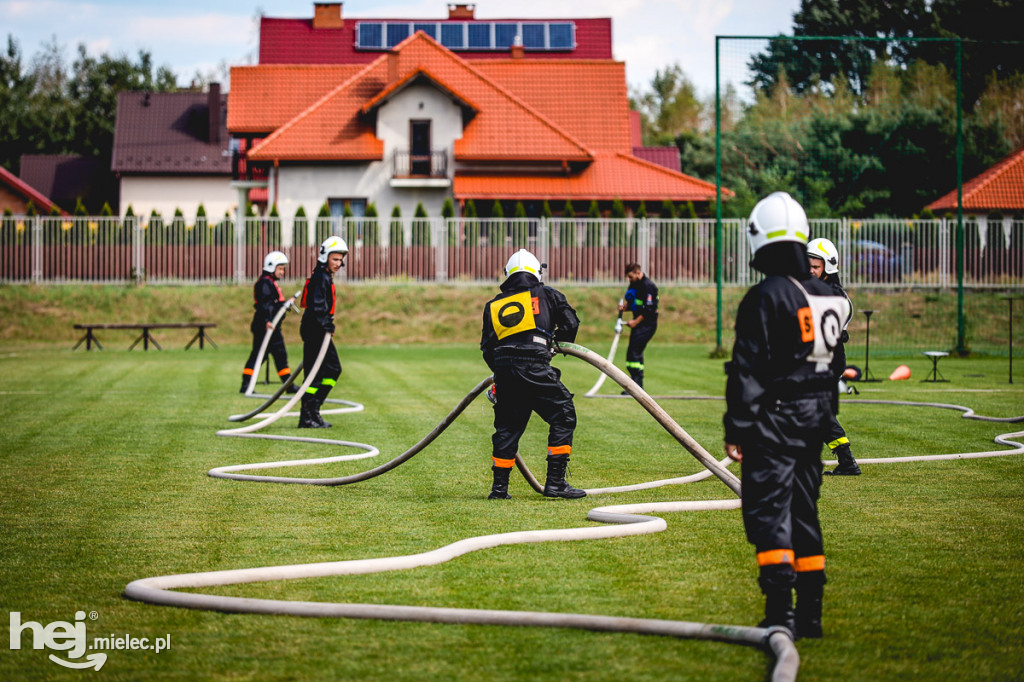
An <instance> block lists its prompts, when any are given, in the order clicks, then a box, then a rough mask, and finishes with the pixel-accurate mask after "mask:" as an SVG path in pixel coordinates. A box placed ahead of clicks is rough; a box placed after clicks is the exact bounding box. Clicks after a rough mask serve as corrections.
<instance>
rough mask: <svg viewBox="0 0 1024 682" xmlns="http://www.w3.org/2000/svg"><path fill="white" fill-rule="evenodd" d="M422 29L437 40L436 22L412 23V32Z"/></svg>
mask: <svg viewBox="0 0 1024 682" xmlns="http://www.w3.org/2000/svg"><path fill="white" fill-rule="evenodd" d="M416 31H423V32H424V33H426V34H427V35H428V36H430V37H431V38H433V39H434V40H437V22H431V23H429V24H427V23H416V24H413V25H412V32H413V33H415V32H416Z"/></svg>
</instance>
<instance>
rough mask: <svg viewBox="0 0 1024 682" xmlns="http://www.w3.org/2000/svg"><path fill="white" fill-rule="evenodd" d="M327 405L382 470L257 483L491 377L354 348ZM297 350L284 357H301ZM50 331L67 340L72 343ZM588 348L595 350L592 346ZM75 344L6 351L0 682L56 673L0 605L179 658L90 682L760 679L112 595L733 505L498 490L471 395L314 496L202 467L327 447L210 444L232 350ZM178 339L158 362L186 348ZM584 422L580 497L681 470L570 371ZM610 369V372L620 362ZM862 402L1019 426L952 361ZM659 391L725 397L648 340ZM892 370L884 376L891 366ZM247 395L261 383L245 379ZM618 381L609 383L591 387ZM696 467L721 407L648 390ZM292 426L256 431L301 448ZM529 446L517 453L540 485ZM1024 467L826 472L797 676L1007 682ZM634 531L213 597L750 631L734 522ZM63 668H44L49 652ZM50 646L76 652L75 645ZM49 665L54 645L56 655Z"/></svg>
mask: <svg viewBox="0 0 1024 682" xmlns="http://www.w3.org/2000/svg"><path fill="white" fill-rule="evenodd" d="M339 329H340V330H341V332H340V338H339V340H338V342H339V352H340V354H341V357H342V362H343V364H344V368H345V371H344V374H343V375H342V377H341V380H340V381H339V384H338V388H337V389H336V392H335V394H334V396H335V397H340V398H346V399H350V400H355V401H359V402H362V403H364V404H365V405H366V410H365V412H362V413H358V414H352V415H339V416H336V417H333V418H329V419H332V420H333V421H334V424H335V428H333V429H331V430H330V431H329V432H317V433H316V435H318V436H319V435H321V433H322V435H323V436H324V437H331V438H342V439H348V440H354V441H361V442H366V443H372V444H374V445H376V446H377V447H379V448H380V449H381V451H382V456H381V457H380V458H377V459H376V460H358V461H354V462H341V463H335V464H330V465H323V466H318V467H317V466H310V467H301V468H290V469H283V470H268V471H267V472H266V473H270V474H278V473H280V474H282V475H294V476H331V475H335V476H340V475H345V474H350V473H355V472H358V471H361V470H364V469H367V468H370V467H372V466H376V464H379V463H380V462H382V461H385V459H390V458H391V457H393V456H395V455H397V454H399V453H400V452H402V451H404V450H405V449H406V448H408V447H409V446H411V445H412V444H413V443H415V442H416V441H417V440H418V439H419V438H420V437H421V436H422V435H424V434H425V433H427V432H428V431H429V430H430V429H431V428H433V426H434V425H435V424H436V423H437V422H438V421H439V420H440V419H441V418H442V417H443V416H444V415H445V414H446V413H447V412H448V410H449V409H450V408H451V407H453V406H454V405H455V404H456V403H457V402H458V401H459V400H460V399H461V398H462V397H463V396H464V395H465V394H466V393H467V392H468V391H469V390H470V389H471V388H472V387H473V386H474V385H475V384H476V383H477V382H478V381H479V380H480V379H482V378H483V377H484V376H486V374H487V370H486V367H485V365H484V364H483V362H482V361H481V359H480V356H479V352H478V351H477V350H476V348H475V345H474V344H472V343H455V344H447V345H437V344H415V345H413V344H407V345H376V346H369V345H350V344H348V343H347V342H346V336H345V335H346V333H350V334H353V333H354V332H353V331H352V330H351V328H348V329H346V328H345V327H339ZM293 332H294V329H291V330H290V331H289V332H288V333H287V334H286V336H287V337H288V339H289V342H290V350H291V352H292V355H293V360H292V361H293V363H294V362H297V359H298V357H297V356H298V353H299V347H298V345H297V343H296V342H295V340H294V339H293V338H292V336H293ZM61 333H64V331H63V330H61ZM581 341H582V342H583V343H584V344H586V345H589V346H590V347H592V348H593V349H594V350H596V351H598V352H605V351H606V350H607V344H608V342H609V341H610V338H601V334H600V333H598V332H592V333H591V334H590V335H589V336H588V337H587V338H581ZM129 342H130V340H126V341H125V342H124V343H123V344H122V343H120V341H117V342H113V343H111V344H110V345H109V346H108V350H106V351H104V352H92V353H85V352H82V351H78V352H75V353H72V352H70V350H69V348H70V345H69V344H65V343H64V342H63V341H62V342H61V345H60V346H57V345H55V344H50V345H49V346H48V347H32V345H31V344H29V345H28V346H19V345H18V344H13V343H11V342H10V341H7V342H5V343H4V344H3V346H2V347H0V372H2V376H3V379H2V381H0V419H2V423H3V436H2V439H0V462H2V467H3V472H2V476H0V499H2V500H3V505H2V509H0V528H2V534H0V557H2V558H0V605H2V611H3V612H2V613H0V619H2V620H3V627H2V628H0V642H2V644H0V679H27V678H32V679H72V678H75V677H76V676H81V675H91V674H93V673H91V672H84V671H76V670H66V669H64V668H62V667H59V666H58V665H56V664H54V663H52V662H50V661H49V660H47V654H48V653H49V652H48V651H45V650H33V649H32V648H31V637H32V635H31V632H26V633H24V634H23V635H22V641H23V644H22V648H21V649H20V650H10V649H9V647H8V645H7V639H8V617H9V616H8V614H9V613H10V612H13V611H17V612H19V613H20V614H21V620H22V621H23V622H24V621H35V622H38V623H41V624H42V625H46V624H48V623H50V622H53V621H73V620H74V616H75V612H76V611H79V610H82V611H85V612H87V613H88V612H95V613H96V616H97V619H96V620H87V621H86V626H87V629H88V636H89V638H90V639H91V638H92V637H100V636H108V635H115V636H124V635H130V636H134V637H150V638H155V637H164V636H166V635H170V637H171V649H170V650H168V651H164V652H161V653H159V654H156V653H154V652H152V651H148V652H147V651H111V652H108V654H109V658H108V661H107V663H106V665H105V666H104V667H103V669H102V670H101V671H100V673H99V674H100V675H102V676H103V677H104V678H106V679H118V680H129V679H131V680H135V679H166V678H170V679H182V680H186V679H187V680H191V679H231V680H237V679H260V680H264V679H303V680H305V679H331V678H334V679H389V680H451V679H519V680H583V679H586V680H623V679H629V680H665V679H670V678H676V679H708V680H738V679H739V680H757V679H763V678H764V676H765V674H766V672H767V671H768V670H769V668H770V664H771V661H770V658H769V657H768V655H766V654H765V653H763V652H761V651H760V650H757V649H753V648H747V647H740V646H736V645H729V644H722V643H714V642H706V641H682V640H674V639H669V638H663V637H645V636H639V635H616V634H595V633H590V632H578V631H570V630H545V629H532V628H513V627H495V626H453V625H439V624H425V623H401V622H378V621H367V620H331V619H306V618H294V617H282V616H252V615H229V614H223V613H213V612H201V611H189V610H182V609H175V608H169V607H159V606H151V605H147V604H142V603H137V602H132V601H128V600H126V599H124V598H123V597H122V596H121V593H122V590H123V589H124V587H125V585H126V584H127V583H129V582H130V581H132V580H135V579H138V578H142V577H147V576H155V575H164V574H170V573H185V572H192V571H209V570H218V569H232V568H246V567H257V566H267V565H275V564H292V563H306V562H319V561H335V560H342V559H358V558H373V557H381V556H391V555H397V554H410V553H417V552H423V551H427V550H431V549H434V548H437V547H440V546H443V545H446V544H449V543H451V542H455V541H457V540H459V539H462V538H466V537H471V536H476V535H485V534H491V533H499V532H505V531H513V530H527V529H538V528H566V527H580V526H586V525H592V524H591V523H590V522H588V521H587V520H586V512H587V511H588V510H589V509H590V508H592V507H594V506H599V505H607V504H625V503H632V502H644V501H670V500H680V499H684V500H685V499H719V498H726V497H728V496H729V491H728V489H727V488H726V487H725V486H724V485H722V484H721V483H720V482H718V481H717V479H709V480H706V481H702V482H699V483H695V484H691V485H688V486H682V487H679V486H677V487H665V488H659V489H655V490H649V491H644V492H635V493H623V494H615V495H605V496H600V497H598V496H594V497H590V498H585V499H583V500H579V501H569V500H547V499H544V498H541V497H539V496H538V495H536V494H535V493H533V492H532V491H531V490H530V489H529V488H528V487H527V485H526V483H525V482H524V481H523V480H522V479H521V478H519V477H518V476H517V475H515V474H514V478H513V483H512V486H511V492H512V494H513V496H514V498H515V499H514V500H512V501H511V502H509V503H501V502H490V501H488V500H486V499H485V497H486V494H487V492H488V490H489V485H490V469H489V467H490V432H491V410H490V406H489V404H488V403H486V401H484V400H482V399H480V400H477V401H476V402H475V403H474V404H473V405H471V406H470V407H469V409H468V410H467V412H466V414H464V415H463V416H462V417H461V418H460V419H459V420H458V421H457V422H456V423H455V424H454V425H453V426H452V427H451V428H450V429H449V430H448V431H447V432H446V433H445V434H443V435H442V436H441V438H440V439H439V440H438V441H436V442H435V443H434V444H433V445H431V446H430V447H429V448H428V449H427V450H425V451H424V452H422V453H421V454H419V455H418V456H417V457H415V458H414V459H412V460H411V461H410V462H408V463H406V464H405V465H403V466H401V467H399V468H398V469H396V470H394V471H392V472H391V473H389V474H387V475H385V476H382V477H380V478H376V479H373V480H371V481H367V482H364V483H361V484H357V485H353V486H347V487H340V488H322V487H311V486H284V485H274V484H264V483H243V482H236V481H225V480H217V479H212V478H209V477H208V476H207V475H206V471H207V470H208V469H210V468H212V467H215V466H221V465H227V464H236V463H243V462H260V461H266V460H270V459H275V458H276V459H281V460H284V459H295V458H299V457H316V456H329V455H335V454H342V452H341V451H339V449H337V448H335V449H330V448H325V447H323V446H316V445H307V444H283V443H279V442H271V441H261V440H249V439H231V438H221V437H218V436H216V435H215V432H216V431H217V430H218V429H223V428H228V427H230V424H229V423H228V422H227V421H226V417H227V415H229V414H233V413H237V412H241V411H243V410H248V409H251V408H252V407H254V406H255V405H256V404H257V403H256V401H254V400H247V399H244V398H242V397H241V396H239V394H238V393H237V389H238V382H239V374H240V368H241V366H242V363H243V362H244V359H245V356H246V355H247V353H248V348H247V347H246V346H243V345H239V344H229V343H222V345H221V348H220V349H219V350H206V351H202V352H198V351H196V350H194V349H193V350H191V351H187V352H186V351H183V350H176V349H180V348H181V347H182V346H183V345H184V343H183V342H182V343H181V344H178V343H173V344H165V348H168V350H165V351H164V352H155V351H150V352H148V353H144V352H140V351H133V352H130V353H129V352H127V351H125V350H123V349H124V348H127V345H128V343H129ZM174 348H176V349H174ZM557 362H558V364H559V365H560V366H561V367H562V368H563V371H564V379H565V382H566V384H567V385H568V386H569V387H570V390H573V391H574V392H575V393H576V394H577V396H578V399H577V410H578V413H579V421H580V426H579V430H578V431H577V437H576V444H575V453H574V457H573V463H572V465H571V471H572V477H571V481H572V482H573V483H574V484H575V485H577V486H581V487H587V488H596V487H604V486H610V485H624V484H629V483H637V482H641V481H647V480H653V479H659V478H666V477H674V476H680V475H684V474H687V473H694V472H696V471H698V470H699V465H698V464H697V463H696V461H695V460H694V459H693V458H692V457H690V456H689V455H688V454H686V453H685V452H684V451H682V449H681V448H680V447H679V446H678V445H677V444H675V442H674V441H673V440H672V439H671V437H669V436H668V435H667V434H666V433H665V432H664V431H663V430H662V429H661V427H659V426H658V425H657V424H656V423H655V422H654V420H653V419H651V418H650V417H649V416H648V415H647V414H646V413H645V412H643V410H642V409H641V408H639V406H637V405H636V404H635V403H632V402H631V401H625V400H590V399H584V398H582V397H581V396H582V394H583V393H584V392H586V390H587V389H588V388H589V387H590V386H591V385H592V383H593V382H594V380H595V379H596V371H595V370H594V369H593V368H591V367H589V366H588V365H585V364H584V363H582V362H580V361H579V360H576V359H574V358H561V359H559V360H558V361H557ZM621 362H622V360H621V356H620V358H619V364H620V366H621ZM897 362H905V363H906V364H908V365H910V367H911V369H912V370H913V372H914V378H913V379H912V380H911V381H908V382H882V383H879V384H871V385H863V386H862V393H861V396H860V398H861V399H864V398H874V399H897V400H915V401H938V402H946V403H957V404H961V405H966V406H970V407H973V408H975V409H976V410H977V411H978V412H979V413H980V414H987V415H994V416H1010V415H1017V414H1021V413H1024V409H1022V408H1024V381H1021V380H1019V379H1018V383H1014V384H1013V385H1009V384H1008V383H1007V375H1006V359H1005V358H1002V359H999V358H980V359H978V358H972V359H954V358H948V359H947V360H944V361H943V364H942V365H941V369H942V371H943V372H944V374H945V375H946V376H947V377H948V378H950V379H951V382H950V383H948V384H928V383H921V382H920V381H919V379H920V378H923V377H924V374H925V372H926V371H927V369H928V367H930V364H929V363H928V361H927V360H926V359H925V358H923V357H921V356H920V355H908V356H907V357H903V358H886V359H885V360H884V362H880V363H879V366H878V367H877V368H875V367H874V363H872V367H873V369H875V373H876V374H879V375H881V374H885V375H887V374H888V372H889V371H890V369H891V368H890V367H889V365H893V366H894V365H895V363H897ZM647 365H648V390H649V392H650V393H652V394H669V395H684V396H686V395H690V396H692V395H721V394H722V391H723V389H724V376H723V373H722V363H721V361H720V360H711V359H709V358H708V353H707V346H706V344H703V343H702V344H692V345H681V344H668V343H657V339H656V342H655V343H653V344H652V346H651V347H650V348H649V350H648V358H647ZM883 370H884V371H883ZM261 390H262V389H261ZM605 391H606V392H611V391H612V388H611V387H610V386H609V385H607V384H606V388H605ZM856 401H857V398H850V399H847V400H846V401H845V402H844V405H843V408H842V412H841V418H842V420H843V423H844V425H845V426H846V428H847V430H848V432H849V433H850V436H851V439H852V441H853V447H854V452H855V454H856V455H858V456H859V457H862V458H863V457H886V456H901V455H918V454H937V453H946V452H963V451H979V450H987V449H998V447H999V446H996V445H994V444H993V443H992V438H993V437H994V436H995V435H997V434H999V433H1004V432H1008V431H1013V430H1019V429H1021V428H1024V427H1022V426H1020V425H1014V424H998V423H985V422H978V421H970V420H965V419H961V418H960V417H959V415H958V413H956V412H952V411H945V410H935V409H926V408H911V407H892V406H873V405H866V404H861V405H858V404H856ZM663 406H664V407H665V408H666V410H667V411H668V412H669V413H670V414H671V415H672V416H673V417H674V418H675V419H676V420H677V421H678V422H679V423H680V424H681V425H682V426H683V427H684V428H686V429H687V430H688V431H689V432H690V433H691V435H693V436H694V437H695V438H696V439H697V440H698V441H700V442H701V443H702V444H704V445H705V447H706V448H707V449H708V450H709V451H711V452H712V453H713V454H716V455H718V453H720V452H721V436H722V429H721V414H722V411H723V403H721V402H720V401H676V400H673V401H664V402H663ZM295 421H296V420H295V419H288V420H286V421H282V422H278V423H277V424H275V425H274V426H272V427H271V428H270V429H269V430H270V431H272V432H273V433H281V434H297V433H298V432H297V431H296V430H295V428H294V426H295ZM544 446H545V429H544V428H543V424H542V423H541V422H540V421H539V420H534V422H533V423H532V425H531V429H530V431H529V432H528V433H527V436H526V437H525V438H524V441H523V443H522V445H521V450H522V452H523V454H524V456H525V457H526V459H527V461H528V462H529V464H530V466H531V467H532V468H533V469H534V471H535V472H543V467H544V461H543V458H544V454H545V453H544ZM1022 480H1024V457H1022V456H1012V457H1001V458H991V459H977V460H959V461H942V462H924V463H909V464H879V465H864V475H863V476H861V477H859V478H855V479H838V480H834V479H829V480H826V482H825V485H824V488H823V492H822V500H821V516H822V522H823V526H824V531H825V538H826V551H827V555H828V562H829V563H828V575H829V585H828V586H827V591H826V602H825V628H826V638H825V639H823V640H820V641H800V642H799V643H798V644H797V646H798V648H799V651H800V655H801V659H802V663H801V674H800V677H801V679H805V680H814V679H819V680H823V679H843V680H880V679H887V680H895V679H900V680H908V679H911V680H933V679H978V680H1007V679H1020V677H1021V669H1022V661H1024V563H1022V559H1024V535H1022V534H1021V532H1020V529H1021V527H1022V525H1024V501H1022V494H1021V493H1022V483H1021V481H1022ZM664 518H666V520H667V521H668V530H667V531H665V532H663V533H660V534H656V535H651V536H641V537H636V538H622V539H615V540H602V541H591V542H575V543H549V544H543V545H522V546H514V547H502V548H496V549H491V550H486V551H482V552H478V553H475V554H471V555H468V556H464V557H461V558H459V559H456V560H454V561H452V562H449V563H446V564H443V565H440V566H436V567H431V568H420V569H413V570H409V571H404V572H398V573H389V574H378V575H367V576H357V577H347V578H342V577H336V578H326V579H318V580H301V581H292V582H278V583H261V584H253V585H242V586H233V587H227V588H219V589H215V590H210V593H213V594H230V595H236V596H251V597H262V598H279V599H291V600H309V601H327V602H330V601H339V602H345V601H351V602H363V603H381V604H391V603H393V604H412V605H424V606H451V607H466V608H495V609H518V610H537V611H551V612H558V611H568V612H575V613H589V614H602V615H613V616H634V617H645V618H664V619H678V620H688V621H699V622H713V623H725V624H741V625H753V624H755V623H756V622H757V621H758V620H759V618H760V611H761V608H762V599H761V596H760V594H759V592H758V589H757V585H756V580H755V579H756V566H755V562H754V558H753V551H752V548H751V547H750V546H749V545H747V543H746V542H745V539H744V536H743V529H742V524H741V520H740V515H739V512H738V511H728V512H721V511H720V512H696V513H687V514H682V513H679V514H666V515H664ZM54 653H57V654H61V653H62V652H54ZM65 653H66V652H65ZM65 658H67V657H66V656H65Z"/></svg>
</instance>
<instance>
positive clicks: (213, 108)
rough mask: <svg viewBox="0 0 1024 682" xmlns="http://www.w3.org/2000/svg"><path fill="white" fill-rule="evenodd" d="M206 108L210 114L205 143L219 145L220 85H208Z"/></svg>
mask: <svg viewBox="0 0 1024 682" xmlns="http://www.w3.org/2000/svg"><path fill="white" fill-rule="evenodd" d="M206 106H207V108H208V109H209V112H210V115H209V120H210V125H209V129H208V131H207V138H206V141H207V142H209V143H210V144H220V83H210V90H209V92H208V93H206Z"/></svg>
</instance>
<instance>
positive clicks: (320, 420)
mask: <svg viewBox="0 0 1024 682" xmlns="http://www.w3.org/2000/svg"><path fill="white" fill-rule="evenodd" d="M325 400H327V396H323V397H321V396H316V400H315V401H314V402H313V404H314V405H315V409H314V413H315V416H316V422H317V424H319V425H320V428H321V429H329V428H331V426H333V424H331V422H325V421H324V418H323V417H321V416H320V408H321V407H322V406H323V404H324V401H325Z"/></svg>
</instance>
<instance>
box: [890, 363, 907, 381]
mask: <svg viewBox="0 0 1024 682" xmlns="http://www.w3.org/2000/svg"><path fill="white" fill-rule="evenodd" d="M909 378H910V368H909V367H907V366H906V365H900V366H899V367H897V368H896V369H894V370H893V371H892V374H890V375H889V381H900V380H902V379H909Z"/></svg>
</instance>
